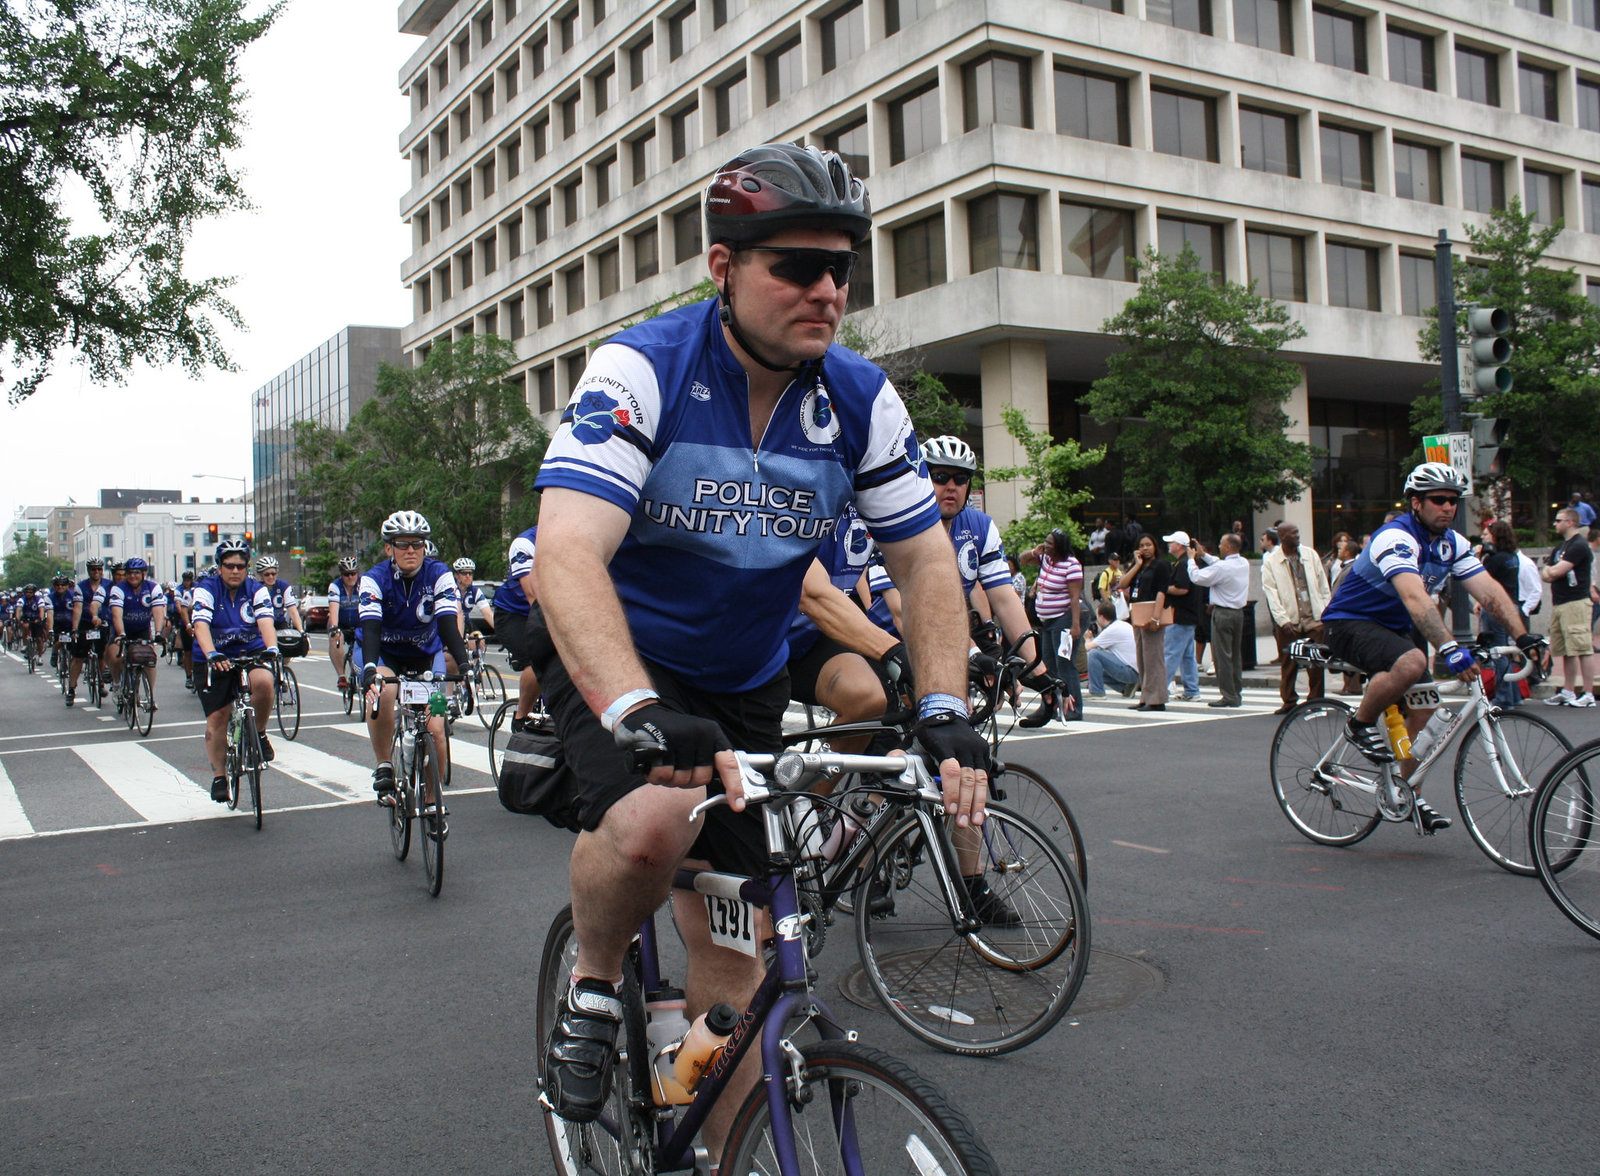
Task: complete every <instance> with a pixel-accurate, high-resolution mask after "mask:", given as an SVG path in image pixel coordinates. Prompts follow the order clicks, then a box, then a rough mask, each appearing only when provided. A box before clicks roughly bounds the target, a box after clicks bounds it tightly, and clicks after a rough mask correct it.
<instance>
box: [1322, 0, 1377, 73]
mask: <svg viewBox="0 0 1600 1176" xmlns="http://www.w3.org/2000/svg"><path fill="white" fill-rule="evenodd" d="M1311 34H1312V40H1313V41H1314V42H1315V45H1316V51H1317V60H1318V61H1320V62H1322V63H1323V64H1324V65H1336V66H1338V67H1339V68H1340V69H1353V70H1355V72H1356V73H1366V72H1367V21H1366V18H1365V17H1362V16H1356V15H1354V14H1352V13H1348V12H1335V11H1334V10H1333V9H1331V8H1322V7H1320V6H1313V8H1312V9H1311Z"/></svg>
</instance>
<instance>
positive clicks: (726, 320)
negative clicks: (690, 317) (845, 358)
mask: <svg viewBox="0 0 1600 1176" xmlns="http://www.w3.org/2000/svg"><path fill="white" fill-rule="evenodd" d="M732 278H733V256H732V254H731V253H730V254H729V256H728V269H727V271H726V273H725V274H724V276H723V279H722V289H721V290H719V291H718V293H719V294H721V296H722V309H720V310H719V311H717V317H718V318H719V319H721V320H722V325H723V326H725V327H727V328H728V330H729V331H731V332H732V333H733V338H734V341H735V342H736V343H738V344H739V346H740V348H742V349H743V351H744V353H745V354H746V355H748V356H749V357H750V358H751V359H753V360H755V361H756V362H757V363H758V364H760V365H761V366H762V367H764V368H766V369H767V370H768V371H769V372H794V373H795V374H796V375H798V374H799V373H801V372H803V371H805V370H806V368H808V367H810V366H811V365H812V364H814V363H815V364H818V365H820V364H821V360H811V359H803V360H801V361H800V362H799V363H796V364H782V363H773V362H772V361H771V360H769V359H768V358H767V357H766V356H764V355H762V354H761V352H759V351H757V350H756V349H755V347H753V346H752V345H751V343H750V340H749V339H747V338H745V333H744V332H743V331H741V330H740V329H739V322H738V320H737V319H735V318H734V317H733V292H732V285H733V281H732Z"/></svg>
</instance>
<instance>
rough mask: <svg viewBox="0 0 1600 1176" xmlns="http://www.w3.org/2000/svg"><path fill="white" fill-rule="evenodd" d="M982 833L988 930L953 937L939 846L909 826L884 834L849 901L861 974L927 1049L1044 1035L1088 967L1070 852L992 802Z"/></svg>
mask: <svg viewBox="0 0 1600 1176" xmlns="http://www.w3.org/2000/svg"><path fill="white" fill-rule="evenodd" d="M979 832H980V833H981V840H980V842H979V845H978V864H979V866H980V868H981V871H982V873H981V876H982V878H983V879H984V881H985V882H986V883H987V884H988V887H989V891H990V892H991V894H992V896H993V898H992V899H990V900H987V901H988V902H989V903H990V904H991V906H990V911H989V918H988V920H987V921H986V922H985V923H984V924H983V925H981V926H978V927H976V928H974V929H972V930H962V929H958V927H957V925H956V916H955V915H954V913H953V912H952V910H951V907H950V904H949V901H948V900H947V898H946V896H945V891H944V887H943V877H942V875H943V869H942V867H941V863H940V862H939V861H938V860H936V858H935V855H936V854H938V853H940V852H941V850H940V849H939V848H938V847H930V846H928V845H927V844H926V842H925V839H924V837H923V831H922V827H921V825H920V824H919V823H918V822H917V821H915V820H907V821H904V822H901V823H899V824H898V825H896V826H895V827H894V828H893V829H892V830H891V831H890V832H889V834H888V835H887V836H886V837H885V838H883V840H882V842H881V843H880V844H879V845H878V846H877V848H876V852H875V857H874V864H873V866H872V868H871V870H870V872H868V873H867V874H866V875H865V876H864V877H863V879H862V881H860V882H859V883H857V886H856V891H855V894H854V896H853V903H854V908H855V911H856V915H855V925H856V947H857V951H858V954H859V955H860V959H861V966H862V970H863V973H864V975H865V978H866V980H867V983H868V985H869V986H870V987H871V989H872V991H873V992H874V994H875V995H876V996H877V997H878V999H879V1001H880V1002H882V1004H883V1006H884V1008H885V1010H886V1011H887V1012H888V1013H889V1015H890V1016H891V1017H893V1018H894V1019H895V1020H896V1021H898V1022H899V1023H900V1024H901V1025H902V1026H903V1027H904V1028H905V1029H907V1030H908V1031H909V1032H910V1033H912V1034H913V1035H914V1036H916V1037H919V1038H921V1039H922V1040H923V1041H926V1042H927V1043H928V1044H930V1045H933V1046H937V1047H938V1048H939V1049H942V1050H946V1051H948V1052H950V1053H958V1054H965V1055H968V1056H972V1057H985V1056H989V1055H993V1054H999V1053H1007V1052H1010V1051H1011V1050H1015V1049H1021V1048H1022V1047H1023V1046H1025V1045H1028V1044H1029V1043H1031V1042H1033V1041H1036V1040H1038V1039H1039V1038H1040V1037H1042V1036H1043V1035H1044V1034H1045V1033H1047V1032H1049V1031H1050V1029H1051V1027H1052V1026H1054V1025H1055V1023H1056V1022H1057V1021H1059V1020H1060V1019H1061V1016H1062V1014H1064V1013H1065V1012H1066V1011H1067V1009H1068V1008H1069V1007H1070V1006H1071V1004H1072V1001H1073V999H1074V998H1075V997H1076V996H1077V994H1078V989H1079V988H1080V987H1081V986H1082V984H1083V977H1084V974H1085V973H1086V972H1087V970H1088V966H1089V911H1088V904H1087V902H1086V900H1085V899H1084V895H1083V888H1082V887H1081V886H1080V885H1079V883H1078V876H1077V874H1076V872H1075V871H1074V870H1073V869H1072V866H1071V865H1070V864H1069V863H1068V861H1067V859H1066V857H1065V855H1064V854H1063V853H1062V852H1061V851H1060V849H1058V848H1057V847H1056V845H1055V843H1054V842H1053V841H1052V840H1051V839H1050V838H1049V837H1048V836H1046V835H1045V834H1044V833H1043V831H1042V830H1040V829H1039V827H1038V826H1037V825H1035V824H1034V823H1033V822H1031V821H1028V820H1026V819H1025V818H1023V817H1020V816H1017V815H1015V814H1013V813H1010V812H1008V811H1007V810H1006V809H1004V808H1002V807H999V806H991V807H990V809H989V815H988V817H987V818H986V819H985V821H984V823H983V825H982V827H981V829H980V830H979ZM952 881H953V882H954V884H955V885H956V886H958V887H959V886H962V885H964V883H963V880H962V879H961V878H959V877H958V878H955V879H953V880H952ZM874 883H876V884H877V886H876V887H874ZM874 889H876V890H877V892H878V893H877V903H876V910H874V909H873V907H874V902H873V891H874ZM885 895H887V899H886V898H885ZM868 912H871V913H868Z"/></svg>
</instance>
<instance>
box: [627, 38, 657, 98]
mask: <svg viewBox="0 0 1600 1176" xmlns="http://www.w3.org/2000/svg"><path fill="white" fill-rule="evenodd" d="M655 72H656V39H655V38H654V37H645V38H644V39H643V40H642V41H635V42H634V43H633V44H632V45H630V46H628V88H629V89H630V90H637V89H638V88H639V87H640V86H642V85H644V82H645V79H646V78H648V77H651V76H652V75H653V74H654V73H655Z"/></svg>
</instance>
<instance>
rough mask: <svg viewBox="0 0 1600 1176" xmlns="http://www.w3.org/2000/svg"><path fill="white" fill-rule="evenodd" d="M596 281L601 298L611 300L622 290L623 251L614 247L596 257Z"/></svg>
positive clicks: (603, 250) (597, 254)
mask: <svg viewBox="0 0 1600 1176" xmlns="http://www.w3.org/2000/svg"><path fill="white" fill-rule="evenodd" d="M594 266H595V271H596V272H595V280H596V282H597V284H598V285H599V288H600V297H601V298H610V297H611V296H612V295H613V294H615V293H616V292H617V291H618V290H619V289H621V288H622V249H621V247H620V246H617V245H612V246H610V247H609V248H607V249H602V250H600V252H598V253H596V254H595V255H594Z"/></svg>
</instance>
